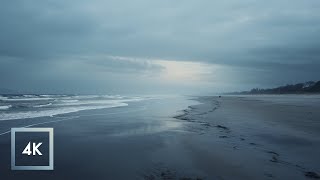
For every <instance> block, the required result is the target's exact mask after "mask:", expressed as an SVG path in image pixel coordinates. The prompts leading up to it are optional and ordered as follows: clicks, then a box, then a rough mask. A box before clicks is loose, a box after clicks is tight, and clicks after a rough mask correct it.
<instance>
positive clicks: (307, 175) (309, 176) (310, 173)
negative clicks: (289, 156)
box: [304, 171, 320, 179]
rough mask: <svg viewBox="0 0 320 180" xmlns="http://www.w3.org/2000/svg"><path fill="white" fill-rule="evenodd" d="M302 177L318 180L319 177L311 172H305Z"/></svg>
mask: <svg viewBox="0 0 320 180" xmlns="http://www.w3.org/2000/svg"><path fill="white" fill-rule="evenodd" d="M304 175H305V176H306V177H308V178H313V179H320V176H319V175H318V174H317V173H315V172H312V171H308V172H305V173H304Z"/></svg>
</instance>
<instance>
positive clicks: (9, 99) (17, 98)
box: [2, 97, 53, 101]
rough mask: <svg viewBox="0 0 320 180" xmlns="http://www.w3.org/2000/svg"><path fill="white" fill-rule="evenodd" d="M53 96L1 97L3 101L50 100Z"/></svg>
mask: <svg viewBox="0 0 320 180" xmlns="http://www.w3.org/2000/svg"><path fill="white" fill-rule="evenodd" d="M51 99H53V98H41V97H33V98H25V97H14V98H7V99H2V100H4V101H41V100H43V101H45V100H51Z"/></svg>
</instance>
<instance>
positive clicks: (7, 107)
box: [0, 105, 12, 110]
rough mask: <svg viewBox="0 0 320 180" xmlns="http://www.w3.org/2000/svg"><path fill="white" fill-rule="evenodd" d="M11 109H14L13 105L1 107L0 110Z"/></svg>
mask: <svg viewBox="0 0 320 180" xmlns="http://www.w3.org/2000/svg"><path fill="white" fill-rule="evenodd" d="M11 107H12V106H11V105H7V106H0V110H6V109H9V108H11Z"/></svg>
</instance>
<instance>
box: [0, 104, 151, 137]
mask: <svg viewBox="0 0 320 180" xmlns="http://www.w3.org/2000/svg"><path fill="white" fill-rule="evenodd" d="M146 109H147V108H146V107H145V106H144V107H143V108H141V109H136V110H132V111H124V112H113V113H105V114H90V115H82V116H71V117H67V118H66V117H56V118H63V119H59V120H53V121H46V122H41V123H35V124H29V125H27V126H22V127H23V128H28V127H33V126H37V125H43V124H49V123H56V122H61V121H68V120H73V119H77V118H79V117H84V116H103V115H110V114H124V113H131V112H137V111H143V110H146ZM10 132H11V130H9V131H6V132H3V133H0V136H2V135H5V134H8V133H10Z"/></svg>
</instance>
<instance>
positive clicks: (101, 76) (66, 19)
mask: <svg viewBox="0 0 320 180" xmlns="http://www.w3.org/2000/svg"><path fill="white" fill-rule="evenodd" d="M319 12H320V2H319V1H318V0H309V1H300V0H290V1H288V0H281V1H279V0H277V1H268V2H265V1H253V0H243V1H238V0H230V1H227V2H216V1H211V0H203V1H196V0H188V1H183V0H178V1H170V0H161V1H148V0H137V1H129V0H124V1H116V0H111V1H100V0H93V1H83V0H80V1H77V2H75V1H69V0H63V1H62V0H55V1H41V0H33V1H23V0H17V1H11V0H4V1H1V2H0V14H1V15H0V29H1V31H0V75H1V76H0V83H1V87H2V86H3V88H14V89H21V90H29V91H37V92H38V91H52V92H55V91H59V92H60V91H66V90H68V91H75V92H77V91H79V92H80V90H79V89H81V92H88V93H89V91H90V92H93V91H94V92H95V91H96V90H97V89H99V91H111V90H112V89H114V91H119V89H128V88H126V87H127V86H130V87H132V88H130V90H128V92H130V91H131V90H132V91H135V92H137V91H138V92H142V91H150V92H153V91H160V92H161V91H162V90H163V89H166V90H167V89H169V88H171V89H173V90H172V91H173V92H175V91H177V89H179V87H181V89H186V88H188V89H190V90H191V89H194V87H198V86H199V85H201V86H203V88H204V89H207V90H206V91H207V92H211V91H212V92H215V91H218V90H219V91H220V90H222V91H224V90H227V91H228V90H230V91H232V90H239V89H245V88H250V87H252V86H263V87H268V86H273V85H279V84H283V83H293V82H298V81H305V80H317V79H318V78H319V77H320V71H319V70H318V69H319V68H320V48H319V47H320V41H319V39H320V37H319V36H320V35H319V34H320V13H319ZM161 60H164V61H161ZM166 61H172V62H174V65H173V64H171V65H172V66H181V67H184V70H185V69H188V68H185V64H186V63H188V62H190V63H196V64H197V65H195V66H197V67H198V69H193V70H194V71H199V70H203V71H205V72H204V73H192V72H191V71H192V68H191V69H190V71H189V75H190V74H191V75H194V74H197V75H199V77H198V78H195V79H197V80H192V79H191V80H190V81H189V82H186V79H180V80H181V82H180V83H181V84H180V86H179V82H175V85H172V84H170V83H169V84H168V83H167V82H166V80H164V79H159V77H165V76H164V74H163V73H166V72H167V71H168V69H171V71H172V70H173V71H174V68H170V67H169V66H167V65H168V63H163V62H166ZM160 62H162V64H161V63H160ZM179 62H180V63H181V64H180V65H179ZM190 66H192V65H190ZM202 67H207V68H204V69H203V68H202ZM217 67H219V68H217ZM208 68H210V70H208ZM184 73H187V74H188V71H184ZM169 74H170V73H169ZM171 74H172V75H173V74H174V73H172V72H171ZM186 76H188V75H183V77H186ZM115 78H116V79H115ZM152 78H153V79H152ZM199 78H201V79H199ZM155 80H156V81H157V83H155V82H154V81H155ZM182 81H183V82H182ZM199 81H200V82H201V83H204V82H205V84H198V83H199ZM27 82H28V83H27ZM70 82H72V83H71V84H72V85H66V84H70ZM141 82H144V83H141ZM83 84H90V86H91V87H92V88H91V89H90V88H87V87H88V86H85V87H83ZM102 84H103V85H102ZM105 84H108V85H105ZM135 85H139V86H138V87H133V86H135ZM166 86H167V87H166ZM173 86H174V87H173ZM134 89H135V90H134ZM214 89H215V90H214Z"/></svg>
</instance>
